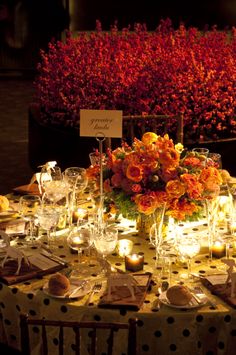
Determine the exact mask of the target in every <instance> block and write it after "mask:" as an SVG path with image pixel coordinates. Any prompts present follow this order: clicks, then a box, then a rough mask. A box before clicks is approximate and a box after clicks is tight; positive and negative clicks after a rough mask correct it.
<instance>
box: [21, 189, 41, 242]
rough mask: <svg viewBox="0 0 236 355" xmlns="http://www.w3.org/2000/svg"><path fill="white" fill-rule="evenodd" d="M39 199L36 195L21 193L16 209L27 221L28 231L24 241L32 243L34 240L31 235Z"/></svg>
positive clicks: (39, 204) (39, 202)
mask: <svg viewBox="0 0 236 355" xmlns="http://www.w3.org/2000/svg"><path fill="white" fill-rule="evenodd" d="M41 203H42V202H41V199H40V197H39V196H36V195H23V196H21V197H20V200H19V207H18V211H19V214H20V215H21V216H22V217H23V219H24V220H25V221H27V222H28V227H29V229H28V232H27V236H26V240H25V241H26V243H27V244H32V245H34V244H35V242H36V240H35V237H34V236H33V234H34V227H35V213H36V210H37V209H38V207H39V206H41Z"/></svg>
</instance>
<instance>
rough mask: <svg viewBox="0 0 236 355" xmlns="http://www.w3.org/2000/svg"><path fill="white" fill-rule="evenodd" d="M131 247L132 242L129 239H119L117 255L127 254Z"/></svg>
mask: <svg viewBox="0 0 236 355" xmlns="http://www.w3.org/2000/svg"><path fill="white" fill-rule="evenodd" d="M132 249H133V242H132V241H131V240H129V239H120V240H118V243H117V251H118V254H119V256H121V257H124V256H126V255H129V254H130V253H131V252H132Z"/></svg>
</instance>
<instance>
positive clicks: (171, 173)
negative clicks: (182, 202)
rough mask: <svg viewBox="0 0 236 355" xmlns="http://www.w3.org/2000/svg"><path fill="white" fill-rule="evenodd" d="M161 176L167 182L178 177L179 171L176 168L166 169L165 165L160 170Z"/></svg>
mask: <svg viewBox="0 0 236 355" xmlns="http://www.w3.org/2000/svg"><path fill="white" fill-rule="evenodd" d="M160 176H161V178H162V179H163V180H164V181H165V182H167V181H169V180H174V179H176V178H177V176H178V171H177V169H176V168H166V169H165V167H162V169H161V171H160Z"/></svg>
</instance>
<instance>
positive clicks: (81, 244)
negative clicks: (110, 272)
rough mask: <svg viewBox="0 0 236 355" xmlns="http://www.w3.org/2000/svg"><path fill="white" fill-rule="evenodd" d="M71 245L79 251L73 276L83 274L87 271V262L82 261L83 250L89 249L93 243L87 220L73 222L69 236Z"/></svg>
mask: <svg viewBox="0 0 236 355" xmlns="http://www.w3.org/2000/svg"><path fill="white" fill-rule="evenodd" d="M67 243H68V245H69V247H70V248H71V249H73V250H76V251H77V252H78V267H77V268H76V269H75V270H74V271H73V276H81V275H82V274H84V273H86V271H87V266H88V265H87V264H86V262H85V261H83V262H82V258H81V256H82V252H83V251H85V250H88V249H89V248H90V247H91V245H92V239H91V230H90V226H89V224H88V223H87V222H84V221H79V223H78V224H73V225H72V227H71V230H70V232H69V235H68V237H67Z"/></svg>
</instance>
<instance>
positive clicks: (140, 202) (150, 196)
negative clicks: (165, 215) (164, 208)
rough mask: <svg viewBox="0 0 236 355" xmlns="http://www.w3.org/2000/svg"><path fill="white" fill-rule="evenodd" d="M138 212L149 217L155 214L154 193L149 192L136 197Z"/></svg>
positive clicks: (155, 202) (155, 200)
mask: <svg viewBox="0 0 236 355" xmlns="http://www.w3.org/2000/svg"><path fill="white" fill-rule="evenodd" d="M135 203H136V204H137V208H138V212H140V213H144V214H145V215H150V214H152V213H153V212H155V210H156V208H157V199H156V196H155V193H153V192H150V193H147V194H144V195H137V196H136V198H135Z"/></svg>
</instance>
